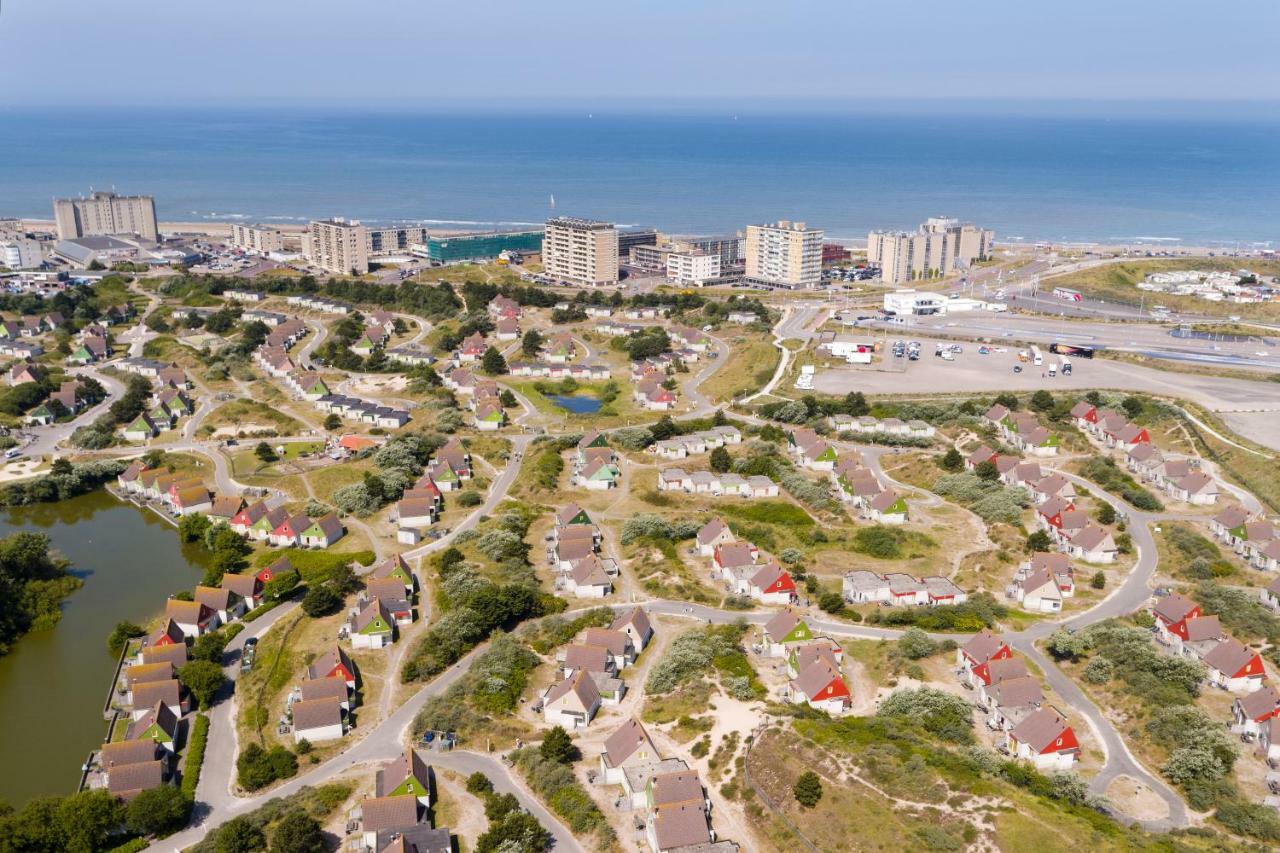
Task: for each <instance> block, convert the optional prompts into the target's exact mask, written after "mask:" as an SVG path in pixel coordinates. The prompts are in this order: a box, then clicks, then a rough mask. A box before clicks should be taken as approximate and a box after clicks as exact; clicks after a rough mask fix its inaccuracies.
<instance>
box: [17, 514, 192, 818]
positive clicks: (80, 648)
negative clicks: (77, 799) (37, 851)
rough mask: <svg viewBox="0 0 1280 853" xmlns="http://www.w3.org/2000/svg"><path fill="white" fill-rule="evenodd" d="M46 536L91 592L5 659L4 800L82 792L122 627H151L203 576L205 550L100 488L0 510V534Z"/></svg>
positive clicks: (102, 728)
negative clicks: (83, 769)
mask: <svg viewBox="0 0 1280 853" xmlns="http://www.w3.org/2000/svg"><path fill="white" fill-rule="evenodd" d="M18 530H27V531H31V532H33V533H44V534H47V535H48V536H49V538H50V539H51V540H52V543H53V547H54V548H56V549H57V550H59V551H61V552H62V553H63V554H65V555H66V556H67V558H68V559H70V560H71V563H72V571H73V572H75V574H76V575H78V576H79V577H80V578H82V579H83V580H84V586H82V587H81V588H80V589H79V590H77V591H76V592H74V593H72V595H71V596H70V597H69V598H67V599H66V601H65V602H64V603H63V612H62V619H61V621H59V622H58V624H57V625H56V626H55V627H54V628H53V630H51V631H33V632H32V633H30V634H27V635H26V636H25V637H23V638H21V639H20V640H18V641H17V642H16V643H14V646H13V649H12V650H11V651H10V652H9V654H7V655H5V656H3V657H0V708H4V710H5V716H6V719H7V720H8V722H7V723H6V725H4V726H0V756H3V757H4V770H5V771H6V772H4V773H0V801H3V802H8V803H11V804H12V805H14V806H21V805H22V804H23V803H25V802H26V801H27V800H29V799H31V798H32V797H37V796H44V795H49V794H54V795H65V794H70V793H73V792H74V791H75V786H76V782H77V781H78V780H79V774H80V765H82V764H83V763H84V760H85V759H86V758H87V757H88V756H89V753H90V751H92V750H93V749H94V748H96V747H98V746H99V745H101V743H102V740H103V738H104V737H105V736H106V732H107V722H106V720H105V719H103V716H102V705H103V703H104V702H105V701H106V697H107V687H108V686H109V684H110V681H111V674H112V672H113V671H114V669H115V660H114V659H113V658H112V657H111V655H110V654H109V653H108V652H107V635H108V634H109V633H111V629H112V628H114V627H115V625H116V623H117V622H120V621H122V620H129V621H132V622H136V623H138V624H140V625H145V624H146V623H147V621H148V620H150V619H152V618H153V617H155V616H158V615H159V614H160V613H161V612H162V611H163V610H164V602H165V599H166V598H167V597H168V596H169V595H171V594H172V593H174V592H177V591H178V590H181V589H191V588H192V587H193V586H195V584H197V583H199V581H200V577H201V575H202V574H203V573H204V570H203V566H202V565H201V561H202V560H203V559H204V555H203V552H202V551H201V550H199V549H196V548H194V547H192V546H185V547H184V546H183V545H181V544H180V543H179V542H178V533H177V530H176V529H175V528H174V527H173V526H171V525H169V524H167V523H166V522H164V521H163V520H161V519H160V518H159V517H158V516H156V515H155V514H154V513H153V512H151V511H150V510H145V511H144V510H140V509H138V508H137V507H135V506H133V505H131V504H126V503H121V502H120V501H117V500H116V499H115V498H113V497H111V495H109V494H107V493H106V492H105V491H97V492H93V493H90V494H87V495H82V496H80V497H78V498H72V499H71V500H68V501H60V502H58V503H49V504H37V505H35V506H29V507H16V508H13V509H0V536H7V535H9V534H10V533H13V532H15V531H18Z"/></svg>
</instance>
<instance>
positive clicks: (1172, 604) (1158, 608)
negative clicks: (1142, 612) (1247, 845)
mask: <svg viewBox="0 0 1280 853" xmlns="http://www.w3.org/2000/svg"><path fill="white" fill-rule="evenodd" d="M1199 606H1200V605H1198V604H1196V603H1195V602H1194V601H1192V600H1191V599H1189V598H1187V597H1186V596H1184V595H1180V594H1178V593H1176V592H1175V593H1171V594H1169V595H1166V596H1165V597H1164V598H1161V599H1158V600H1157V601H1156V603H1155V606H1154V607H1152V608H1151V612H1152V613H1154V614H1155V615H1156V616H1158V617H1160V618H1161V619H1163V620H1164V621H1165V622H1168V623H1170V624H1173V623H1174V622H1181V621H1182V620H1183V619H1185V618H1186V617H1187V616H1188V615H1189V614H1190V613H1191V611H1193V610H1195V609H1196V608H1198V607H1199Z"/></svg>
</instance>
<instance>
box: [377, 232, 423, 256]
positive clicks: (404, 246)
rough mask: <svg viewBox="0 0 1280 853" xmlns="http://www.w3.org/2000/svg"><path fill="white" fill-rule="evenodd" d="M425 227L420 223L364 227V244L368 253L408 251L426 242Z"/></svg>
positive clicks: (381, 253)
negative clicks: (386, 226)
mask: <svg viewBox="0 0 1280 853" xmlns="http://www.w3.org/2000/svg"><path fill="white" fill-rule="evenodd" d="M427 236H428V235H427V229H426V227H424V226H421V225H411V226H408V227H397V228H366V229H365V245H366V247H367V249H368V252H369V254H370V255H392V254H397V253H404V252H408V251H409V250H410V249H411V248H412V247H414V246H420V245H422V244H423V243H425V242H427Z"/></svg>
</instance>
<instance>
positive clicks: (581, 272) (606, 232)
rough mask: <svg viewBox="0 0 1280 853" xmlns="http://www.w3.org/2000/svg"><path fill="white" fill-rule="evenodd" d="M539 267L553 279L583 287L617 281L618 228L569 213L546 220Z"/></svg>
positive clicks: (602, 285) (613, 283) (615, 282)
mask: <svg viewBox="0 0 1280 853" xmlns="http://www.w3.org/2000/svg"><path fill="white" fill-rule="evenodd" d="M542 266H543V270H544V272H545V273H546V274H547V275H548V276H550V277H551V278H553V279H556V280H558V281H566V282H570V283H572V284H578V285H583V286H585V287H605V286H609V285H616V284H617V283H618V229H616V228H614V227H613V225H612V224H610V223H608V222H595V221H592V220H590V219H574V218H572V217H568V216H562V217H558V218H556V219H548V220H547V228H546V231H545V233H544V234H543V237H542Z"/></svg>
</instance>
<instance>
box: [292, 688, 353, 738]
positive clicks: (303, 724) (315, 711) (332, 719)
mask: <svg viewBox="0 0 1280 853" xmlns="http://www.w3.org/2000/svg"><path fill="white" fill-rule="evenodd" d="M292 710H293V727H294V729H295V730H296V731H305V730H307V729H319V728H324V727H325V726H334V725H338V724H340V723H341V722H342V704H341V701H340V700H339V699H338V697H337V696H326V697H325V698H323V699H303V700H301V701H298V702H294V703H293V709H292Z"/></svg>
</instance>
